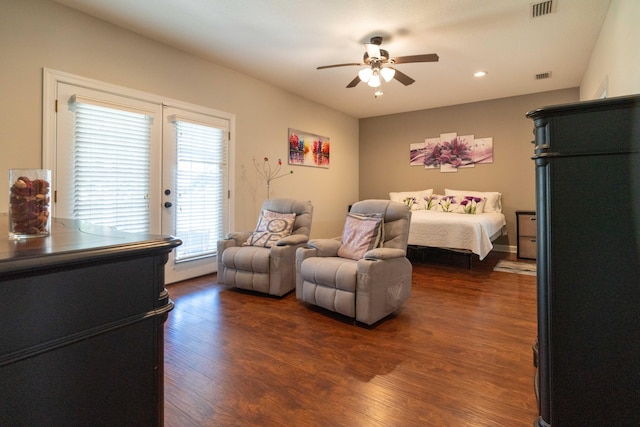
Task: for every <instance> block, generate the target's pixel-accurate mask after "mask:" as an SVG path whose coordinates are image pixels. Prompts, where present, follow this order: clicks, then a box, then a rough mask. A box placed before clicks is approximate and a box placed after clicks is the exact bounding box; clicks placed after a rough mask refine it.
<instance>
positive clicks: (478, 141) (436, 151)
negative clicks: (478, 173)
mask: <svg viewBox="0 0 640 427" xmlns="http://www.w3.org/2000/svg"><path fill="white" fill-rule="evenodd" d="M409 148H410V153H409V164H410V165H411V166H424V168H425V169H440V172H458V169H460V168H472V167H474V166H475V165H476V163H493V138H475V137H474V135H461V136H458V134H457V133H443V134H440V136H439V137H437V138H426V139H425V140H424V142H419V143H415V144H410V147H409Z"/></svg>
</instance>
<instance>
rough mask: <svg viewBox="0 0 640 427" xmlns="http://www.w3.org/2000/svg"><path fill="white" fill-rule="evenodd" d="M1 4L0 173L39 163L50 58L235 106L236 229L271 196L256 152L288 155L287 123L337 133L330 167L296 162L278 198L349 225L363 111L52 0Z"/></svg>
mask: <svg viewBox="0 0 640 427" xmlns="http://www.w3.org/2000/svg"><path fill="white" fill-rule="evenodd" d="M0 11H1V13H0V58H1V59H0V76H1V78H0V98H1V99H2V102H1V103H0V147H1V154H0V177H7V174H8V169H10V168H19V167H23V168H39V167H41V145H42V143H41V139H42V137H41V132H42V125H41V123H42V106H41V104H42V69H43V67H46V68H51V69H54V70H59V71H64V72H67V73H71V74H76V75H80V76H83V77H88V78H91V79H96V80H100V81H103V82H107V83H111V84H116V85H120V86H124V87H128V88H132V89H136V90H140V91H145V92H148V93H153V94H156V95H161V96H165V97H168V98H172V99H175V100H179V101H183V102H189V103H193V104H199V105H203V106H205V107H209V108H213V109H216V110H221V111H225V112H228V113H232V114H234V115H235V119H236V129H235V130H236V131H235V136H234V141H233V142H234V143H235V154H236V161H235V165H234V166H235V180H236V187H235V191H234V193H235V205H234V207H235V216H234V217H235V225H236V229H252V228H253V227H255V222H256V219H257V213H258V211H259V206H260V203H261V202H262V200H263V199H264V198H265V196H266V189H265V187H264V185H263V183H262V182H260V181H259V178H258V175H257V173H256V172H255V170H254V168H253V164H252V158H253V157H256V158H257V159H261V158H263V157H264V156H267V157H269V158H272V159H274V160H275V159H277V158H278V157H282V158H283V159H285V161H286V156H287V129H288V128H289V127H292V128H296V129H301V130H304V131H308V132H311V133H315V134H319V135H324V136H328V137H330V138H331V154H332V156H331V157H332V158H331V167H330V168H329V169H317V168H311V167H302V166H298V167H292V168H291V169H293V170H294V174H293V175H292V176H290V177H285V178H281V179H279V180H276V181H274V183H273V184H272V187H271V197H293V198H299V199H306V200H311V201H312V203H313V205H314V208H315V214H314V220H313V226H312V236H333V235H337V234H339V233H340V231H341V230H342V226H343V224H344V212H345V208H344V206H347V205H348V204H349V203H351V202H352V201H353V200H356V199H357V198H358V121H357V119H355V118H353V117H349V116H346V115H344V114H342V113H339V112H337V111H335V110H332V109H329V108H326V107H324V106H322V105H319V104H316V103H313V102H309V101H307V100H305V99H302V98H300V97H298V96H294V95H292V94H290V93H288V92H285V91H282V90H280V89H277V88H275V87H273V86H270V85H267V84H265V83H263V82H261V81H258V80H256V79H253V78H250V77H247V76H245V75H243V74H240V73H237V72H234V71H231V70H229V69H226V68H223V67H220V66H218V65H216V64H213V63H211V62H207V61H205V60H202V59H199V58H197V57H195V56H192V55H188V54H186V53H184V52H181V51H179V50H176V49H172V48H170V47H167V46H165V45H163V44H160V43H157V42H154V41H152V40H150V39H147V38H144V37H141V36H139V35H137V34H135V33H132V32H129V31H126V30H123V29H120V28H118V27H115V26H113V25H111V24H108V23H106V22H104V21H100V20H97V19H94V18H92V17H90V16H88V15H85V14H82V13H79V12H76V11H74V10H71V9H68V8H66V7H64V6H61V5H59V4H57V3H54V2H51V1H49V0H20V1H16V0H0ZM0 182H7V178H5V179H4V180H2V181H0ZM336 189H339V191H336ZM7 192H8V186H7V185H0V212H6V210H7V205H8V202H7V197H8V195H7Z"/></svg>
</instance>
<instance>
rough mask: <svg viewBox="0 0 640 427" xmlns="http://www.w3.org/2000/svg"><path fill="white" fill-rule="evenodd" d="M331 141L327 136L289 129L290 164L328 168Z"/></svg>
mask: <svg viewBox="0 0 640 427" xmlns="http://www.w3.org/2000/svg"><path fill="white" fill-rule="evenodd" d="M330 154H331V143H330V141H329V138H327V137H326V136H320V135H314V134H312V133H308V132H302V131H299V130H295V129H289V164H290V165H300V166H314V167H319V168H328V167H329V164H330V159H331V156H330Z"/></svg>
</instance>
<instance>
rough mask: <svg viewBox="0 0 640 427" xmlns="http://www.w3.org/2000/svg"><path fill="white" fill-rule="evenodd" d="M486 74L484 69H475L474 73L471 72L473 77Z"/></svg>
mask: <svg viewBox="0 0 640 427" xmlns="http://www.w3.org/2000/svg"><path fill="white" fill-rule="evenodd" d="M486 75H487V72H486V71H476V72H475V73H473V76H474V77H484V76H486Z"/></svg>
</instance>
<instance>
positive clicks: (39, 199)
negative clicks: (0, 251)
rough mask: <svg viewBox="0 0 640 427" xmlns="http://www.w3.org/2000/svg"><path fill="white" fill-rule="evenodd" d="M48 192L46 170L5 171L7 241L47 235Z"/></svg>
mask: <svg viewBox="0 0 640 427" xmlns="http://www.w3.org/2000/svg"><path fill="white" fill-rule="evenodd" d="M50 189H51V171H50V170H44V169H10V170H9V238H11V239H14V240H17V239H24V238H29V237H42V236H48V235H49V232H50V230H51V216H50V215H49V212H50V210H49V207H50V203H51V197H50V195H49V191H50Z"/></svg>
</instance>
